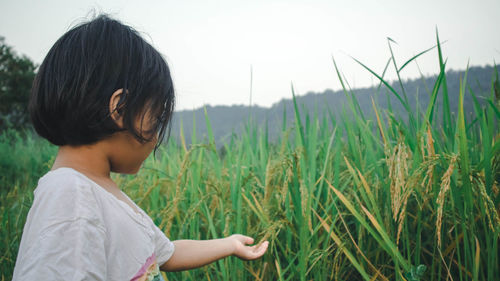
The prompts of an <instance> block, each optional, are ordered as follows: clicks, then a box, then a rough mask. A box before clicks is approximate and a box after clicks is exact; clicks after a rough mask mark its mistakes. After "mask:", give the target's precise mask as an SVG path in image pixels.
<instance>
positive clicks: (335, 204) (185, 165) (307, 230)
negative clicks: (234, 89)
mask: <svg viewBox="0 0 500 281" xmlns="http://www.w3.org/2000/svg"><path fill="white" fill-rule="evenodd" d="M438 42H439V40H438ZM438 44H439V43H438ZM437 51H438V55H437V56H438V66H439V68H440V75H439V76H438V79H437V80H436V82H435V84H434V85H433V86H432V87H431V89H432V90H431V92H430V97H431V98H430V102H429V104H428V106H427V107H425V108H417V109H415V111H413V109H411V106H405V108H409V109H410V110H412V111H411V112H407V114H408V116H411V118H410V117H409V118H402V117H401V116H400V115H399V114H396V113H394V112H392V111H391V109H390V108H389V109H388V110H383V111H381V110H380V109H379V107H378V106H377V105H376V103H375V101H373V102H372V108H373V111H374V118H372V119H369V118H365V117H364V116H365V113H364V112H362V111H361V109H360V107H359V106H358V105H359V102H358V100H357V99H356V96H355V95H352V93H351V91H350V90H349V89H348V88H345V93H344V94H345V95H346V97H347V102H346V103H345V107H344V110H343V112H342V115H341V116H340V117H336V116H335V115H334V114H330V113H329V112H328V111H327V112H325V114H320V113H319V112H317V111H316V112H309V111H307V110H302V109H301V108H300V104H298V103H297V102H296V99H295V98H294V100H293V101H294V103H293V115H294V122H293V123H292V124H291V125H292V126H288V124H287V123H286V122H284V123H283V124H282V125H281V126H280V127H274V128H272V130H277V131H279V132H280V133H279V134H278V137H277V138H276V139H275V140H274V141H272V142H271V141H270V140H269V129H268V127H262V128H257V127H256V126H255V125H253V123H252V122H251V121H249V122H248V123H247V126H246V127H245V128H244V131H243V132H242V133H241V134H240V135H233V136H232V137H231V138H230V139H229V140H228V141H227V143H226V144H225V145H224V152H221V151H218V150H216V148H215V139H214V134H213V131H212V126H211V122H210V121H211V120H210V119H209V118H208V115H206V116H205V122H206V127H207V135H208V136H209V137H208V139H205V140H201V139H199V137H197V136H196V130H195V129H193V133H192V134H191V139H192V142H193V144H192V145H190V146H188V145H187V144H186V143H185V142H184V141H183V140H184V139H185V138H184V136H183V133H182V131H181V137H180V140H181V141H180V142H176V141H175V139H173V140H171V141H170V142H169V143H168V144H166V145H164V146H162V147H161V148H160V150H159V151H158V153H157V155H156V157H150V158H148V159H147V160H146V162H145V164H144V166H143V168H142V169H141V171H140V172H139V173H138V174H137V175H134V176H121V175H114V179H115V180H116V181H117V183H118V184H119V186H121V187H122V188H123V189H124V190H125V192H126V193H127V194H129V195H130V196H131V197H132V198H133V199H134V200H135V201H136V202H137V203H138V204H139V205H140V206H141V207H142V208H143V209H144V210H145V211H146V212H147V213H148V214H149V215H150V216H151V218H152V219H153V220H154V221H155V223H156V224H157V225H159V226H160V228H161V229H163V230H164V231H165V233H166V234H167V236H168V237H170V238H172V239H211V238H218V237H222V236H227V235H230V234H232V233H245V234H248V235H251V236H254V237H256V238H257V239H256V240H257V241H262V240H265V239H267V240H269V241H270V246H269V250H268V253H267V254H266V255H265V256H264V257H263V258H262V259H260V260H257V261H252V262H243V261H240V260H238V259H237V258H234V257H231V258H227V259H224V260H221V261H218V262H216V263H214V264H211V265H209V266H205V267H203V268H200V269H197V270H192V271H187V272H179V273H169V274H167V275H166V276H165V277H166V280H447V279H449V280H495V278H496V277H495V276H497V277H498V276H500V268H499V266H498V265H499V264H500V260H499V258H500V257H499V256H498V253H499V252H500V249H499V246H498V242H499V234H500V219H499V211H498V210H499V204H500V195H499V179H500V157H499V155H500V153H499V150H500V142H499V140H500V134H499V131H498V120H499V117H500V113H499V112H500V111H499V110H500V108H499V107H498V100H496V98H495V96H494V92H495V86H494V84H495V81H498V74H497V73H496V72H495V73H494V74H493V77H492V82H491V84H490V89H491V92H490V93H491V96H490V97H488V98H487V100H486V102H485V103H480V102H479V101H478V99H477V97H476V95H475V93H474V92H473V91H470V88H469V87H468V79H467V75H465V76H464V77H463V78H462V79H461V83H460V87H459V93H458V97H459V99H458V105H457V106H458V107H457V108H456V112H457V115H456V116H454V115H451V113H450V116H447V114H448V113H447V112H451V109H450V108H449V106H450V102H449V99H448V97H446V96H445V95H447V94H448V88H447V83H446V79H445V75H446V72H445V67H444V63H443V59H442V55H441V52H440V49H439V48H438V50H437ZM391 60H392V61H393V60H394V58H393V57H391ZM410 62H411V60H410ZM393 65H394V67H395V68H396V69H398V70H401V68H400V67H398V64H397V63H396V62H395V61H393ZM402 65H406V64H402ZM335 67H336V65H335ZM337 71H338V69H337ZM338 74H339V75H338V76H339V79H340V80H341V81H342V82H343V84H344V85H345V83H344V81H343V79H342V78H341V77H342V75H341V73H340V71H338ZM374 74H375V73H374ZM375 75H376V77H379V79H380V80H381V83H384V82H385V81H383V75H378V74H375ZM387 84H388V83H387ZM389 86H391V85H389ZM391 87H392V86H391ZM393 90H394V91H393ZM389 94H390V95H398V96H399V97H400V100H401V102H402V103H407V99H406V98H405V97H404V96H405V94H404V93H403V92H401V91H400V90H397V89H394V88H392V90H391V89H390V92H389ZM465 96H469V97H471V98H472V101H473V106H474V111H475V114H474V115H472V117H471V115H469V114H465V112H464V99H465ZM439 100H441V103H440V104H442V106H436V104H437V101H439ZM446 100H448V102H446ZM407 105H408V104H407ZM447 107H448V108H447ZM283 115H285V116H284V118H283V120H287V118H286V115H287V113H286V111H284V112H283ZM436 116H440V117H439V118H437V117H436ZM448 117H453V118H448ZM196 125H199V124H196V123H195V124H194V127H196ZM32 141H33V142H34V143H32ZM3 142H5V140H2V143H3ZM5 147H7V148H5V150H4V151H5V152H2V153H14V151H16V150H21V151H24V152H23V153H25V154H26V155H24V156H23V155H18V156H16V158H20V159H28V158H29V157H32V156H28V155H29V154H36V153H37V151H51V149H53V146H51V145H49V144H48V143H47V142H45V141H41V140H38V139H36V138H33V139H29V140H26V141H25V140H23V139H17V140H15V141H13V142H9V143H8V144H6V145H5ZM8 147H12V148H15V149H8ZM21 154H22V153H21ZM41 155H42V158H43V159H39V160H37V161H39V163H40V164H39V165H38V167H43V168H44V169H46V170H48V164H47V163H50V159H51V157H53V154H52V156H51V155H50V154H44V153H41ZM2 169H3V168H2ZM27 169H29V170H28V171H26V170H20V171H19V174H18V175H17V176H16V177H14V178H19V179H22V178H23V176H26V175H28V176H27V177H31V178H32V180H30V181H29V183H28V184H24V183H23V184H14V189H10V190H8V191H7V192H6V193H2V196H1V197H0V203H1V205H0V215H1V216H2V217H1V221H2V225H1V227H0V239H1V240H2V243H0V245H1V246H2V247H5V248H1V249H0V251H1V252H2V253H5V254H4V255H3V256H2V258H1V259H2V260H1V266H0V272H2V274H3V277H5V278H7V279H9V278H10V276H11V274H12V269H13V265H14V262H15V257H16V252H17V247H18V242H19V239H20V235H21V230H22V226H23V224H24V219H25V214H26V211H27V209H28V208H29V203H30V202H31V198H32V190H33V187H34V185H33V183H34V182H35V181H36V179H37V178H38V177H39V176H40V171H39V170H36V169H35V168H34V166H28V167H27ZM30 169H34V170H33V171H30ZM2 180H3V179H2Z"/></svg>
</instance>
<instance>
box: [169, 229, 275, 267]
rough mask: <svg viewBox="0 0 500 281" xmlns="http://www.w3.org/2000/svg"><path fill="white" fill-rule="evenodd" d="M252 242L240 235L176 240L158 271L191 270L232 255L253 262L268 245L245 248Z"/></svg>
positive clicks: (251, 239) (265, 243)
mask: <svg viewBox="0 0 500 281" xmlns="http://www.w3.org/2000/svg"><path fill="white" fill-rule="evenodd" d="M253 242H254V240H253V238H251V237H248V236H244V235H240V234H234V235H231V236H229V237H226V238H222V239H213V240H176V241H173V243H174V245H175V251H174V254H173V255H172V257H170V259H169V260H168V261H167V262H165V263H164V264H163V265H162V266H161V267H160V269H161V270H163V271H180V270H186V269H192V268H197V267H200V266H204V265H206V264H209V263H212V262H214V261H216V260H219V259H222V258H225V257H227V256H232V255H234V256H237V257H238V258H240V259H243V260H254V259H257V258H260V257H261V256H262V255H263V254H264V253H265V252H266V250H267V246H268V244H269V243H268V242H267V241H265V242H264V243H262V244H260V245H255V246H247V245H248V244H252V243H253Z"/></svg>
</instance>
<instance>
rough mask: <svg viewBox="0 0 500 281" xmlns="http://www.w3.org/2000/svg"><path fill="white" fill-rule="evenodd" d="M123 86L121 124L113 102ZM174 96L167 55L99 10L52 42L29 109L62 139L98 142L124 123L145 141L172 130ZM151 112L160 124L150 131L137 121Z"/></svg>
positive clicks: (37, 123) (44, 132)
mask: <svg viewBox="0 0 500 281" xmlns="http://www.w3.org/2000/svg"><path fill="white" fill-rule="evenodd" d="M118 89H123V94H122V99H121V100H120V101H119V106H117V108H118V110H117V112H118V113H119V114H120V115H121V116H122V117H123V128H120V127H118V125H117V124H116V122H115V121H114V120H113V119H112V118H111V114H110V110H109V100H110V98H111V95H112V94H113V93H114V92H115V91H116V90H118ZM174 104H175V93H174V87H173V82H172V78H171V75H170V70H169V68H168V65H167V63H166V61H165V60H164V58H163V57H162V55H161V54H160V53H159V52H158V51H157V50H155V48H153V47H152V46H151V45H150V44H149V43H147V42H146V41H145V40H144V39H143V38H141V36H140V35H139V33H138V32H137V31H136V30H134V29H133V28H132V27H130V26H127V25H124V24H122V23H121V22H119V21H117V20H115V19H112V18H110V17H109V16H107V15H99V16H97V17H95V18H94V19H92V20H90V21H88V22H85V23H82V24H79V25H78V26H75V27H73V28H72V29H70V30H69V31H68V32H66V33H65V34H64V35H63V36H62V37H61V38H59V40H57V42H56V43H55V44H54V46H52V48H51V49H50V51H49V52H48V54H47V56H46V57H45V59H44V60H43V62H42V64H41V65H40V68H39V70H38V73H37V75H36V77H35V80H34V82H33V88H32V92H31V98H30V103H29V111H30V115H31V120H32V122H33V126H34V128H35V130H36V132H37V133H38V134H39V135H41V136H42V137H44V138H46V139H47V140H49V141H50V142H51V143H53V144H55V145H58V146H62V145H72V146H77V145H86V144H92V143H95V142H97V141H100V140H102V139H105V138H107V137H109V136H111V135H112V134H114V133H116V132H118V131H124V130H127V131H129V132H130V133H131V134H132V135H133V136H134V137H135V138H136V139H137V140H139V141H140V142H146V141H150V140H152V138H153V137H151V135H153V136H154V134H157V136H158V144H157V145H159V144H161V142H162V140H163V138H164V136H165V133H166V132H167V135H168V134H169V132H170V125H169V123H170V122H169V121H170V119H171V117H172V113H173V111H174ZM146 112H149V113H150V114H146ZM145 116H150V117H151V119H152V120H149V121H152V124H154V126H153V128H152V131H149V132H146V134H144V132H141V131H138V130H137V129H136V127H135V122H136V120H138V118H144V117H145ZM140 120H144V119H140ZM151 133H154V134H151ZM167 138H168V137H167Z"/></svg>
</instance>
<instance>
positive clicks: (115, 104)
mask: <svg viewBox="0 0 500 281" xmlns="http://www.w3.org/2000/svg"><path fill="white" fill-rule="evenodd" d="M124 99H125V96H124V94H123V89H118V90H116V91H115V92H114V93H113V94H112V95H111V97H110V98H109V115H110V116H111V118H112V119H113V120H114V121H115V123H116V125H118V127H120V128H123V116H122V114H121V109H122V107H123V100H124Z"/></svg>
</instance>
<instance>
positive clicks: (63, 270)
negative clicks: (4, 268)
mask: <svg viewBox="0 0 500 281" xmlns="http://www.w3.org/2000/svg"><path fill="white" fill-rule="evenodd" d="M105 237H106V235H105V232H104V229H102V228H101V227H99V226H97V225H95V224H93V223H92V222H91V221H89V220H88V219H86V218H76V219H73V220H68V221H62V222H58V223H56V224H54V225H51V226H50V227H49V228H47V229H46V230H45V231H44V232H43V233H42V234H41V235H40V237H39V238H38V239H36V240H35V241H33V242H34V243H33V244H31V245H30V248H29V249H28V251H27V252H26V254H25V255H23V259H22V260H20V261H19V260H18V264H16V267H17V268H16V271H17V272H16V274H15V275H16V276H14V279H15V280H72V281H77V280H106V251H105V239H106V238H105Z"/></svg>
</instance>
